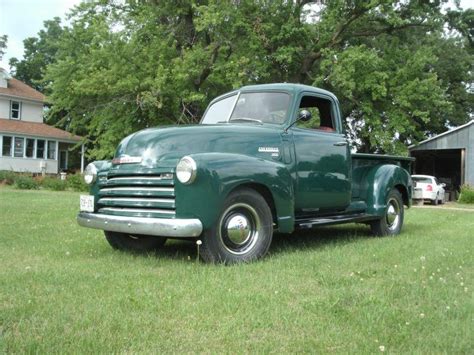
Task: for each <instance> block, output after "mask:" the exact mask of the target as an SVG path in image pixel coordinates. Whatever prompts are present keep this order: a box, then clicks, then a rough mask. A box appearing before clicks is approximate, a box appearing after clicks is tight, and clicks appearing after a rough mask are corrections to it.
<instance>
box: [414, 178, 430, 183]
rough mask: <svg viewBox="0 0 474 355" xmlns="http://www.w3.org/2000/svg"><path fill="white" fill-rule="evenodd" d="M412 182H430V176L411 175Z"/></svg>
mask: <svg viewBox="0 0 474 355" xmlns="http://www.w3.org/2000/svg"><path fill="white" fill-rule="evenodd" d="M412 179H413V181H414V182H419V183H420V184H432V183H433V181H431V178H426V177H412Z"/></svg>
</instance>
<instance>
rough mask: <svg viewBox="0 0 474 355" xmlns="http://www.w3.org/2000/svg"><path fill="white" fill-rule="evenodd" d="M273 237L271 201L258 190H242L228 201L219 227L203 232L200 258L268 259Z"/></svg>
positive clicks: (217, 260) (228, 260)
mask: <svg viewBox="0 0 474 355" xmlns="http://www.w3.org/2000/svg"><path fill="white" fill-rule="evenodd" d="M272 237H273V219H272V212H271V210H270V207H268V204H267V202H266V201H265V199H264V198H263V197H262V196H261V195H260V194H259V193H258V192H256V191H255V190H252V189H249V188H242V189H239V190H236V191H234V192H232V193H231V194H230V195H229V196H228V197H227V198H226V200H225V201H224V205H223V208H222V211H221V213H220V215H219V218H218V220H217V223H216V225H215V226H214V227H212V228H210V229H208V230H205V231H204V232H203V234H202V236H201V238H202V246H201V250H200V255H201V257H202V259H203V260H204V261H206V262H210V263H225V264H234V263H241V262H250V261H253V260H256V259H259V258H262V257H263V256H265V254H266V253H267V252H268V249H269V247H270V244H271V242H272Z"/></svg>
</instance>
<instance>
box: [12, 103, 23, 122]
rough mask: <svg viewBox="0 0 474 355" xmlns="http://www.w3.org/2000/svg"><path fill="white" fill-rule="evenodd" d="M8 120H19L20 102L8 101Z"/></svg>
mask: <svg viewBox="0 0 474 355" xmlns="http://www.w3.org/2000/svg"><path fill="white" fill-rule="evenodd" d="M10 118H12V119H14V120H19V119H21V102H19V101H10Z"/></svg>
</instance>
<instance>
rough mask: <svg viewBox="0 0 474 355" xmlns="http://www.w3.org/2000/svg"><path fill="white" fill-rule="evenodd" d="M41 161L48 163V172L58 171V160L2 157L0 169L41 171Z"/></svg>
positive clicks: (0, 158)
mask: <svg viewBox="0 0 474 355" xmlns="http://www.w3.org/2000/svg"><path fill="white" fill-rule="evenodd" d="M41 162H44V163H45V164H46V174H57V173H58V161H57V160H42V159H32V158H31V159H30V158H11V157H0V170H13V171H17V172H29V173H41Z"/></svg>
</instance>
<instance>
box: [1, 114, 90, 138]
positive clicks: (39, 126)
mask: <svg viewBox="0 0 474 355" xmlns="http://www.w3.org/2000/svg"><path fill="white" fill-rule="evenodd" d="M0 132H2V133H9V134H20V135H26V136H34V137H44V138H54V139H57V140H60V141H66V142H79V141H81V140H82V139H83V137H80V136H77V135H75V134H72V133H70V132H67V131H64V130H62V129H59V128H56V127H52V126H49V125H47V124H45V123H39V122H28V121H17V120H10V119H0Z"/></svg>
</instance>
